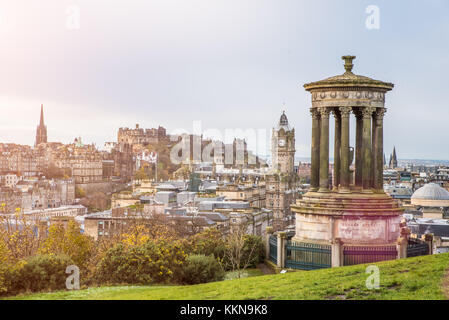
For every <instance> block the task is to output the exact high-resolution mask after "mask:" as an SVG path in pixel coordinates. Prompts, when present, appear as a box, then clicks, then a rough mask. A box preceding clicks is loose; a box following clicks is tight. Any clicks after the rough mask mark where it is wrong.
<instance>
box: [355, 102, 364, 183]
mask: <svg viewBox="0 0 449 320" xmlns="http://www.w3.org/2000/svg"><path fill="white" fill-rule="evenodd" d="M354 115H355V117H356V134H355V185H356V186H357V187H362V174H363V165H362V138H363V133H362V131H363V117H362V113H361V112H360V110H358V109H355V110H354Z"/></svg>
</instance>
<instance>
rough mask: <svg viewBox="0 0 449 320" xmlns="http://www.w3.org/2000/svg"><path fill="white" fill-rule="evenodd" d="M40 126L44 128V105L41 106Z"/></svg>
mask: <svg viewBox="0 0 449 320" xmlns="http://www.w3.org/2000/svg"><path fill="white" fill-rule="evenodd" d="M39 125H40V126H44V105H43V104H41V119H40V121H39Z"/></svg>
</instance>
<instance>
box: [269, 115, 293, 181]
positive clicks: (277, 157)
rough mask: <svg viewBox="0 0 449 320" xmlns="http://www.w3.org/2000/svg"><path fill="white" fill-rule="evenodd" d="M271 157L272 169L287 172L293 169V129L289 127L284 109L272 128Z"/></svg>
mask: <svg viewBox="0 0 449 320" xmlns="http://www.w3.org/2000/svg"><path fill="white" fill-rule="evenodd" d="M271 157H272V163H273V170H274V171H277V170H278V171H279V172H281V173H288V174H290V173H292V172H293V171H294V169H293V167H294V159H295V129H294V128H293V129H292V128H290V126H289V124H288V119H287V116H286V115H285V111H284V112H283V113H282V115H281V118H280V119H279V124H278V125H277V127H276V128H273V132H272V138H271Z"/></svg>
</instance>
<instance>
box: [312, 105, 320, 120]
mask: <svg viewBox="0 0 449 320" xmlns="http://www.w3.org/2000/svg"><path fill="white" fill-rule="evenodd" d="M310 114H311V115H312V119H313V120H318V119H319V118H320V112H319V111H318V110H317V108H310Z"/></svg>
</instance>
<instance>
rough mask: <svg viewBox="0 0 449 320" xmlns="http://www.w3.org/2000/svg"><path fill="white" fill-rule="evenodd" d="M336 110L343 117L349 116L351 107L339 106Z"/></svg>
mask: <svg viewBox="0 0 449 320" xmlns="http://www.w3.org/2000/svg"><path fill="white" fill-rule="evenodd" d="M338 110H339V111H340V114H341V116H342V117H343V118H349V116H350V114H351V110H352V108H351V107H340V108H338Z"/></svg>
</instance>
